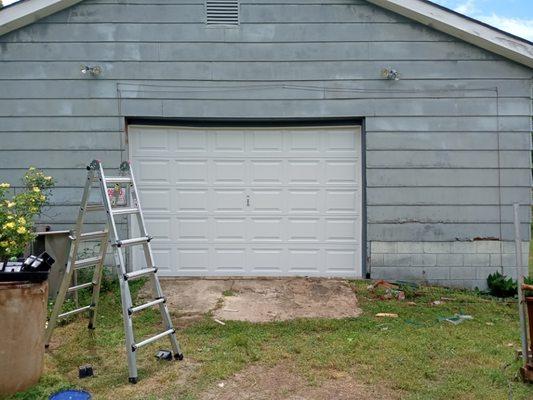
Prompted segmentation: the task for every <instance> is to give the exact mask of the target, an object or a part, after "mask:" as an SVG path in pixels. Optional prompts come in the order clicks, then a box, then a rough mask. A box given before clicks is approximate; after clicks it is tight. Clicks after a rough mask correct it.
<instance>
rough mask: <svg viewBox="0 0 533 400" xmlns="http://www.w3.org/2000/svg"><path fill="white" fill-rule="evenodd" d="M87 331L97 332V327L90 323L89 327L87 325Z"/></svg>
mask: <svg viewBox="0 0 533 400" xmlns="http://www.w3.org/2000/svg"><path fill="white" fill-rule="evenodd" d="M87 329H91V330H95V329H96V328H95V326H94V325H93V324H91V323H90V322H89V325H87Z"/></svg>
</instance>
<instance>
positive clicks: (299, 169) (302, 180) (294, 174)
mask: <svg viewBox="0 0 533 400" xmlns="http://www.w3.org/2000/svg"><path fill="white" fill-rule="evenodd" d="M321 180H322V169H321V162H320V161H315V160H288V165H287V183H288V184H289V185H290V184H293V185H294V184H296V185H302V184H305V185H318V184H319V183H320V182H321Z"/></svg>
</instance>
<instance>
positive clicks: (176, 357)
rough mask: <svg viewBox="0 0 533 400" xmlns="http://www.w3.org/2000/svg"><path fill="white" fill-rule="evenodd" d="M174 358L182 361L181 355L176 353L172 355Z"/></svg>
mask: <svg viewBox="0 0 533 400" xmlns="http://www.w3.org/2000/svg"><path fill="white" fill-rule="evenodd" d="M174 358H175V359H176V360H178V361H182V360H183V353H177V354H174Z"/></svg>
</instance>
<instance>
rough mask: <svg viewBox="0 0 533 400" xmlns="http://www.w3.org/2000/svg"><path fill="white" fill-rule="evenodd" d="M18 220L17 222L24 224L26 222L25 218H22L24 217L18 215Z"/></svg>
mask: <svg viewBox="0 0 533 400" xmlns="http://www.w3.org/2000/svg"><path fill="white" fill-rule="evenodd" d="M18 222H19V224H22V225H24V224H25V223H26V218H24V217H20V218H19V219H18Z"/></svg>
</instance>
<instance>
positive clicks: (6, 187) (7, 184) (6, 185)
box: [0, 182, 11, 189]
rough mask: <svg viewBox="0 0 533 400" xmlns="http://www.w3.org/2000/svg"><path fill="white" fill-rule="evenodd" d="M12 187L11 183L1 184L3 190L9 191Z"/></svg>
mask: <svg viewBox="0 0 533 400" xmlns="http://www.w3.org/2000/svg"><path fill="white" fill-rule="evenodd" d="M10 186H11V185H10V184H9V183H5V182H4V183H0V188H2V189H8V188H9V187H10Z"/></svg>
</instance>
